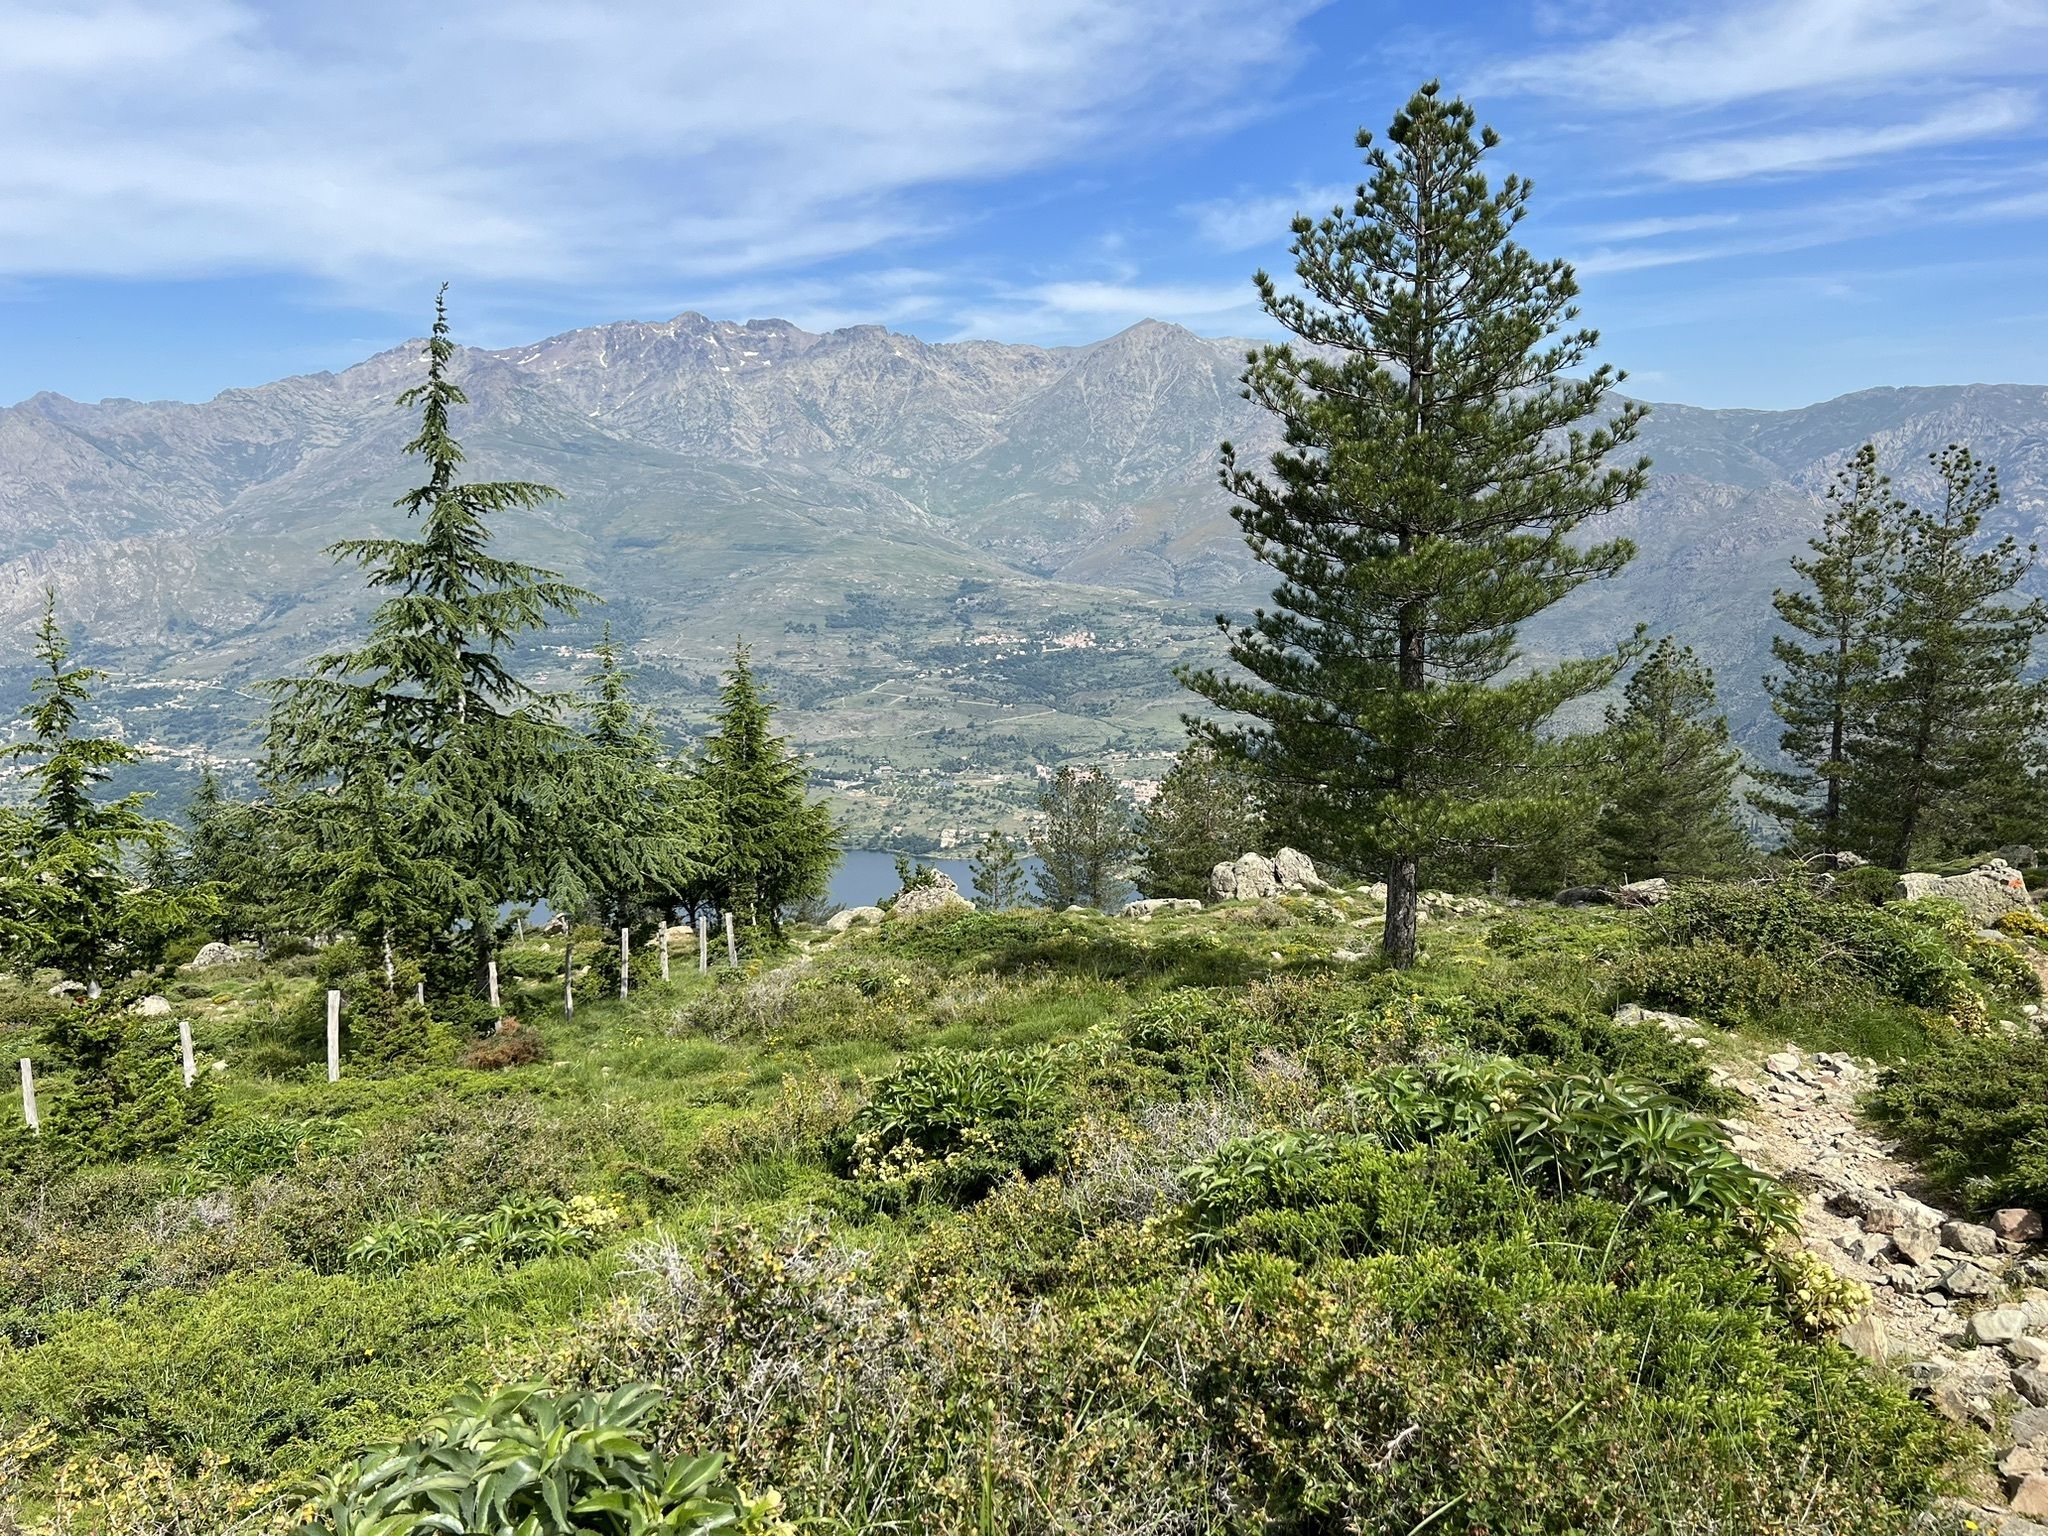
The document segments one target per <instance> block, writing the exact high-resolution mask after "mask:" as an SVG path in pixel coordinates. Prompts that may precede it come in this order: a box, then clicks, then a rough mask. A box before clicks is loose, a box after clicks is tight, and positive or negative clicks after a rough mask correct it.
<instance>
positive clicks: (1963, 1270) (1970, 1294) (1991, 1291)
mask: <svg viewBox="0 0 2048 1536" xmlns="http://www.w3.org/2000/svg"><path fill="white" fill-rule="evenodd" d="M1941 1288H1942V1289H1943V1290H1944V1291H1947V1292H1948V1293H1949V1295H1951V1296H1954V1297H1957V1298H1959V1299H1963V1300H1969V1299H1973V1298H1979V1297H1984V1296H1996V1295H1997V1294H1998V1293H1999V1292H2000V1291H2002V1290H2004V1289H2005V1282H2004V1281H2003V1280H2001V1279H2000V1278H1999V1277H1998V1276H1997V1275H1994V1274H1993V1273H1992V1272H1991V1271H1990V1270H1988V1269H1985V1268H1984V1267H1983V1266H1982V1265H1978V1264H1971V1263H1968V1262H1967V1261H1966V1262H1964V1263H1961V1264H1958V1265H1956V1266H1955V1267H1954V1268H1953V1269H1951V1270H1950V1271H1949V1272H1948V1273H1947V1274H1945V1275H1943V1276H1942V1277H1941Z"/></svg>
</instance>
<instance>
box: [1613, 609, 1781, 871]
mask: <svg viewBox="0 0 2048 1536" xmlns="http://www.w3.org/2000/svg"><path fill="white" fill-rule="evenodd" d="M1607 734H1608V747H1609V754H1610V755H1609V763H1608V786H1607V794H1606V797H1605V803H1604V804H1603V806H1602V808H1601V813H1600V821H1599V828H1598V833H1599V842H1600V849H1601V856H1602V860H1603V862H1604V864H1605V866H1606V872H1607V873H1608V874H1609V875H1610V876H1619V877H1621V878H1624V879H1633V880H1640V879H1645V878H1647V877H1649V876H1652V875H1696V876H1704V877H1714V876H1725V875H1729V874H1732V873H1734V872H1736V871H1737V870H1739V869H1740V868H1741V866H1742V864H1743V861H1744V859H1745V856H1746V855H1747V854H1748V852H1749V840H1748V838H1747V837H1745V836H1744V835H1743V831H1742V827H1741V825H1740V823H1738V822H1737V820H1736V819H1735V781H1736V777H1737V775H1738V774H1740V772H1741V771H1742V755H1741V754H1740V753H1739V752H1737V751H1736V750H1735V749H1734V748H1733V747H1732V746H1730V745H1729V742H1728V721H1727V719H1726V718H1725V717H1724V716H1723V715H1722V713H1721V709H1720V705H1719V703H1718V702H1717V700H1716V698H1715V695H1714V674H1713V673H1712V672H1711V671H1709V670H1708V669H1707V667H1706V666H1705V665H1704V664H1702V663H1701V661H1700V659H1699V658H1698V657H1697V656H1695V655H1694V654H1693V651H1692V647H1691V646H1681V645H1678V644H1677V643H1676V642H1675V641H1673V640H1672V639H1671V637H1670V636H1668V635H1667V636H1665V637H1664V638H1663V639H1662V640H1659V641H1658V642H1657V644H1656V646H1655V647H1654V648H1652V650H1651V651H1650V654H1649V655H1648V656H1647V657H1646V658H1644V660H1643V663H1642V665H1641V666H1639V667H1637V668H1636V672H1635V676H1634V677H1632V678H1630V679H1629V683H1628V687H1627V689H1626V690H1625V691H1624V694H1623V704H1622V707H1621V708H1619V709H1616V708H1613V707H1610V708H1609V709H1608V711H1607Z"/></svg>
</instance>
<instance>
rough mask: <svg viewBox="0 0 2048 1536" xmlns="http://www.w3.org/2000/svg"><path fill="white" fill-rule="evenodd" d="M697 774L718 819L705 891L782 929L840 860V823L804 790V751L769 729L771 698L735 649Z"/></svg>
mask: <svg viewBox="0 0 2048 1536" xmlns="http://www.w3.org/2000/svg"><path fill="white" fill-rule="evenodd" d="M718 700H719V708H718V714H717V717H716V719H715V720H714V722H713V728H712V732H711V735H710V737H709V738H708V739H707V740H706V741H705V743H704V747H703V752H702V756H701V760H700V762H699V765H698V774H699V776H700V777H701V779H702V780H703V784H704V790H705V793H706V796H707V798H708V800H709V802H710V808H711V811H712V814H713V815H714V816H715V817H716V829H715V834H714V836H715V847H716V865H715V867H714V868H713V869H712V870H711V871H710V873H709V875H708V877H707V878H706V880H705V883H704V885H703V887H702V892H703V894H704V895H705V896H707V897H708V898H709V899H710V900H711V901H713V902H714V903H715V904H717V905H718V906H720V907H722V908H723V909H725V910H726V911H729V912H735V913H737V914H739V915H741V916H743V917H745V918H746V919H747V920H748V921H750V922H753V923H756V924H758V923H764V922H765V923H766V924H767V925H768V927H769V929H770V930H771V931H772V932H775V933H780V932H781V930H782V917H783V914H784V913H785V912H787V911H788V910H790V909H791V908H792V907H796V906H798V905H800V904H802V903H804V902H807V901H811V900H814V899H816V898H817V897H820V896H823V895H824V894H825V891H826V888H827V886H828V885H829V884H830V882H831V878H832V871H833V869H834V868H835V867H836V866H837V864H838V863H839V829H838V827H837V826H836V825H834V823H833V821H832V815H831V812H830V810H829V809H828V808H827V807H826V806H825V805H823V804H822V803H820V802H817V801H813V800H812V799H811V798H810V794H809V781H808V777H807V775H806V774H805V771H804V763H803V759H802V758H801V757H800V756H798V755H797V753H796V751H795V749H794V748H793V747H792V746H791V745H790V743H789V739H788V738H787V737H784V736H778V735H776V734H775V729H774V718H775V706H774V704H773V703H771V702H770V701H769V699H768V698H767V696H766V695H765V694H763V693H762V691H761V688H760V685H759V683H758V682H756V680H755V677H754V664H753V657H752V655H751V653H750V652H749V651H748V649H747V647H746V646H745V645H740V646H737V647H735V649H734V651H733V660H732V667H731V669H730V670H729V671H728V672H727V673H726V678H725V685H724V687H723V688H722V689H721V690H720V691H719V695H718Z"/></svg>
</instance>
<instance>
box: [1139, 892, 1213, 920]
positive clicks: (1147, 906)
mask: <svg viewBox="0 0 2048 1536" xmlns="http://www.w3.org/2000/svg"><path fill="white" fill-rule="evenodd" d="M1201 910H1202V904H1201V903H1200V902H1199V901H1196V900H1195V899H1194V897H1192V896H1149V897H1146V898H1145V899H1144V900H1142V901H1133V902H1128V903H1126V904H1125V906H1124V909H1123V913H1122V915H1123V916H1125V917H1135V918H1137V919H1138V921H1139V922H1142V923H1149V922H1150V921H1152V919H1153V918H1154V917H1156V916H1158V915H1159V914H1160V913H1161V912H1199V911H1201Z"/></svg>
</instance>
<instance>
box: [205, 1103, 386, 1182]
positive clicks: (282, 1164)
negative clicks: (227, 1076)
mask: <svg viewBox="0 0 2048 1536" xmlns="http://www.w3.org/2000/svg"><path fill="white" fill-rule="evenodd" d="M361 1141H362V1132H361V1131H360V1130H358V1129H357V1128H356V1127H354V1126H351V1125H344V1124H342V1123H341V1122H339V1121H335V1120H326V1119H318V1118H313V1119H298V1118H290V1117H285V1116H279V1115H265V1114H253V1115H235V1116H232V1117H230V1118H227V1119H222V1120H216V1121H215V1122H214V1123H213V1124H212V1125H210V1126H209V1127H207V1130H206V1134H205V1135H204V1136H203V1137H201V1138H200V1140H199V1144H198V1146H197V1147H195V1148H194V1149H193V1161H194V1162H195V1163H196V1164H197V1165H198V1166H199V1167H201V1168H204V1169H205V1170H206V1171H207V1172H209V1173H217V1174H220V1175H222V1176H223V1177H224V1178H228V1179H231V1180H233V1181H235V1182H237V1183H246V1182H247V1181H248V1180H250V1179H253V1178H256V1177H258V1176H260V1175H263V1174H274V1173H282V1172H284V1171H285V1170H286V1169H289V1168H296V1167H303V1166H305V1165H307V1164H309V1163H315V1162H319V1161H321V1160H322V1159H324V1158H331V1157H336V1156H339V1155H340V1154H342V1153H344V1152H347V1151H349V1150H351V1149H352V1148H354V1147H355V1146H357V1145H358V1144H360V1142H361Z"/></svg>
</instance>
